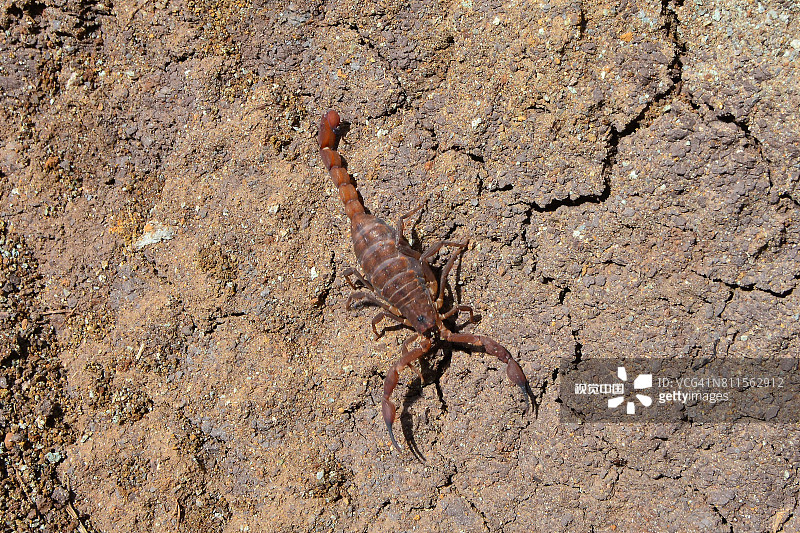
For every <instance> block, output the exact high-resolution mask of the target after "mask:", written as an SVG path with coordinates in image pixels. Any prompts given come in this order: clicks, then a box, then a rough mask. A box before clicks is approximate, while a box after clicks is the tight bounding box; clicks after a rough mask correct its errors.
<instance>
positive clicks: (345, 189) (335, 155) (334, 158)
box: [319, 110, 364, 220]
mask: <svg viewBox="0 0 800 533" xmlns="http://www.w3.org/2000/svg"><path fill="white" fill-rule="evenodd" d="M339 122H340V120H339V113H337V112H336V111H333V110H331V111H328V112H327V113H325V114H324V115H322V120H320V121H319V155H320V156H322V162H323V163H324V164H325V168H327V169H328V172H330V175H331V178H333V183H334V184H335V185H336V187H337V188H338V189H339V198H341V200H342V203H343V204H344V210H345V212H346V213H347V216H348V218H350V220H353V217H355V216H357V215H358V214H363V213H364V205H363V204H362V203H361V200H359V198H358V192H356V188H355V186H354V185H353V180H351V179H350V175H349V174H348V173H347V170H345V168H344V167H343V166H342V156H340V155H339V152H337V151H336V150H335V149H334V147H335V146H336V137H337V131H336V128H338V127H339Z"/></svg>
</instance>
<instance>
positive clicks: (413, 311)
mask: <svg viewBox="0 0 800 533" xmlns="http://www.w3.org/2000/svg"><path fill="white" fill-rule="evenodd" d="M340 125H341V119H340V117H339V114H338V113H337V112H336V111H333V110H331V111H328V112H327V113H325V114H324V115H323V116H322V120H320V124H319V139H318V140H319V151H320V156H321V157H322V162H323V163H324V164H325V168H326V169H327V170H328V172H329V173H330V176H331V178H332V179H333V182H334V184H335V185H336V188H337V189H338V190H339V198H340V199H341V201H342V203H343V204H344V209H345V212H346V213H347V217H348V218H349V219H350V224H351V225H350V233H351V235H352V238H353V247H354V250H355V254H356V259H357V260H358V263H359V265H360V266H361V270H362V271H363V272H364V274H363V275H362V274H360V273H359V272H358V271H357V270H354V269H352V268H348V269H345V270H344V271H343V272H342V274H343V276H344V278H345V279H346V280H347V282H348V283H349V284H350V286H351V287H352V288H353V290H354V291H355V292H353V293H351V294H350V296H349V297H348V299H347V304H346V307H347V309H350V308H351V305H352V303H353V301H354V300H359V301H360V302H361V303H362V304H372V305H375V306H377V307H380V308H381V309H382V310H381V311H380V312H379V313H378V314H377V315H375V318H374V319H373V320H372V330H373V332H374V333H375V338H376V340H377V339H379V338H380V337H381V336H383V334H384V331H385V330H382V331H381V332H380V333H379V332H378V329H377V326H378V324H379V323H380V322H381V321H382V320H383V319H389V320H393V321H394V322H396V323H397V324H399V325H401V326H405V327H408V328H411V329H413V330H414V333H413V334H412V335H411V336H410V337H408V338H407V339H406V340H405V341H404V342H403V343H402V349H401V357H400V359H399V360H397V362H395V363H394V365H392V367H391V368H390V369H389V371H388V373H387V374H386V378H385V379H384V382H383V399H382V401H381V412H382V414H383V420H384V422H386V428H387V429H388V431H389V438H390V439H391V441H392V445H393V446H394V447H395V449H397V451H398V452H401V453H402V450H401V448H400V445H399V444H398V443H397V440H396V439H395V436H394V432H393V430H392V425H393V423H394V420H395V415H396V407H395V404H394V403H392V400H391V396H392V392H393V391H394V389H395V387H396V386H397V383H398V381H399V379H400V372H401V371H402V370H403V369H404V368H405V367H406V366H410V365H411V363H412V362H413V361H415V360H417V359H419V358H420V357H422V356H423V355H424V354H426V353H427V352H428V351H430V350H431V349H432V348H433V347H434V346H437V345H438V344H439V342H440V341H446V342H449V343H456V344H466V345H471V346H473V347H476V348H482V349H483V350H484V351H485V352H486V353H488V354H490V355H494V356H495V357H497V358H498V359H499V360H500V361H501V362H503V363H505V364H506V374H507V375H508V377H509V379H511V381H512V382H513V383H514V384H516V385H518V386H519V387H520V388H521V389H522V391H523V393H524V394H525V399H526V405H527V399H528V395H530V394H531V393H530V388H529V386H528V380H527V378H526V377H525V373H524V372H523V371H522V368H521V367H520V366H519V363H517V361H516V360H515V359H514V358H513V357H512V356H511V354H510V353H509V352H508V350H506V349H505V348H504V347H503V346H502V345H500V344H499V343H498V342H497V341H495V340H493V339H491V338H489V337H485V336H483V335H475V334H471V333H454V332H452V331H450V330H449V329H448V328H447V327H446V326H445V325H444V320H447V319H448V318H450V317H452V316H453V315H456V314H457V313H460V312H465V313H469V322H470V323H473V322H475V316H474V313H473V309H472V308H471V307H470V306H468V305H455V306H453V308H452V309H450V310H448V311H446V312H444V313H442V312H441V311H440V309H441V308H442V305H443V302H444V295H445V286H446V285H447V277H448V275H449V273H450V270H451V269H452V268H453V265H454V264H455V261H456V258H457V257H459V256H460V255H461V253H463V252H464V250H465V249H466V247H467V244H468V240H465V241H462V242H456V241H449V240H440V241H438V242H436V243H434V244H432V245H431V246H429V247H428V248H427V249H426V250H425V251H423V252H421V253H420V252H417V251H416V250H414V249H413V248H412V247H411V245H410V244H409V242H408V241H407V240H406V238H405V236H404V235H403V224H404V221H405V220H407V219H408V218H410V217H411V216H413V215H414V214H416V213H417V212H419V211H420V210H421V209H422V207H423V206H422V205H420V206H418V207H417V208H415V209H413V210H412V211H410V212H408V213H406V214H404V215H402V216H400V217H399V218H398V220H397V226H396V228H392V227H391V226H390V225H388V224H387V223H386V222H384V221H383V220H381V219H380V218H378V217H376V216H374V215H372V214H370V213H368V212H367V211H366V209H365V208H364V204H363V203H362V201H361V199H360V197H359V193H358V191H357V190H356V187H355V184H354V183H353V181H352V179H351V177H350V175H349V174H348V172H347V170H346V169H345V167H344V162H343V160H342V157H341V155H339V153H338V152H337V151H336V148H337V145H338V141H339V138H340V136H341V129H340ZM442 247H452V248H455V249H456V250H455V251H454V252H453V253H451V254H450V256H449V257H448V260H447V262H446V263H445V265H444V267H443V268H442V270H441V273H440V276H439V279H438V280H437V279H436V276H435V274H434V272H433V269H432V266H431V259H432V258H433V257H434V256H435V255H436V254H437V253H438V252H439V251H440V250H441V249H442ZM353 278H355V279H356V281H357V282H358V283H360V286H357V285H356V283H354V282H353ZM360 288H365V289H368V291H363V290H359V289H360ZM414 341H418V345H417V347H415V348H413V349H412V348H411V345H412V343H413V342H414ZM411 368H413V369H414V370H415V371H416V369H415V368H414V367H411ZM417 372H418V373H419V371H417ZM420 378H421V379H422V376H421V374H420ZM423 381H424V380H423Z"/></svg>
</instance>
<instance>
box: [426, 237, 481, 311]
mask: <svg viewBox="0 0 800 533" xmlns="http://www.w3.org/2000/svg"><path fill="white" fill-rule="evenodd" d="M467 244H469V241H464V242H454V241H442V242H441V243H440V245H439V247H438V248H436V249H435V250H432V249H428V250H426V251H425V253H423V254H422V257H423V259H425V260H426V261H427V257H426V255H427V254H428V253H429V252H430V255H433V254H434V253H436V252H437V251H439V248H441V247H442V246H455V247H458V248H461V249H460V250H458V251H457V252H453V253H452V254H451V255H450V257H449V258H448V259H447V263H445V265H444V268H442V275H441V276H439V294H438V295H437V296H436V307H437V308H438V307H441V306H442V302H443V301H444V288H445V287H446V286H447V276H449V275H450V271H451V270H452V269H453V265H455V264H456V259H458V258H459V256H461V254H462V253H463V252H464V250H466V249H467ZM431 248H433V247H431ZM471 321H472V312H470V322H471Z"/></svg>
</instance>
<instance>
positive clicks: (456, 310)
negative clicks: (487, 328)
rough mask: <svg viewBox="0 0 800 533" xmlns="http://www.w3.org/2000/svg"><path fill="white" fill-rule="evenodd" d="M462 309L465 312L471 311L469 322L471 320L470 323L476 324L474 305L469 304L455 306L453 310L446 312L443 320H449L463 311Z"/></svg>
mask: <svg viewBox="0 0 800 533" xmlns="http://www.w3.org/2000/svg"><path fill="white" fill-rule="evenodd" d="M462 311H463V312H464V313H469V322H470V324H474V323H475V311H474V310H473V309H472V307H470V306H468V305H457V306H456V307H453V308H452V309H451V310H449V311H448V312H446V313H445V314H443V315H442V320H447V319H448V318H450V317H451V316H453V315H455V314H456V313H459V312H462Z"/></svg>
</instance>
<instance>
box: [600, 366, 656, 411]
mask: <svg viewBox="0 0 800 533" xmlns="http://www.w3.org/2000/svg"><path fill="white" fill-rule="evenodd" d="M617 377H618V378H619V379H620V381H622V382H627V381H628V372H627V371H626V370H625V367H624V366H619V367H617ZM652 386H653V374H639V375H638V376H636V379H634V380H633V390H642V389H649V388H650V387H652ZM636 399H637V400H639V403H641V404H642V405H643V406H644V407H650V406H651V405H652V404H653V399H652V398H651V397H650V396H647V395H645V394H636ZM623 402H625V396H617V397H616V398H609V399H608V408H609V409H616V408H617V407H619V406H620V405H622V404H623ZM625 410H626V413H628V414H629V415H632V414H634V413H636V403H635V402H633V401H628V402H627V404H626V405H625Z"/></svg>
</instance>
